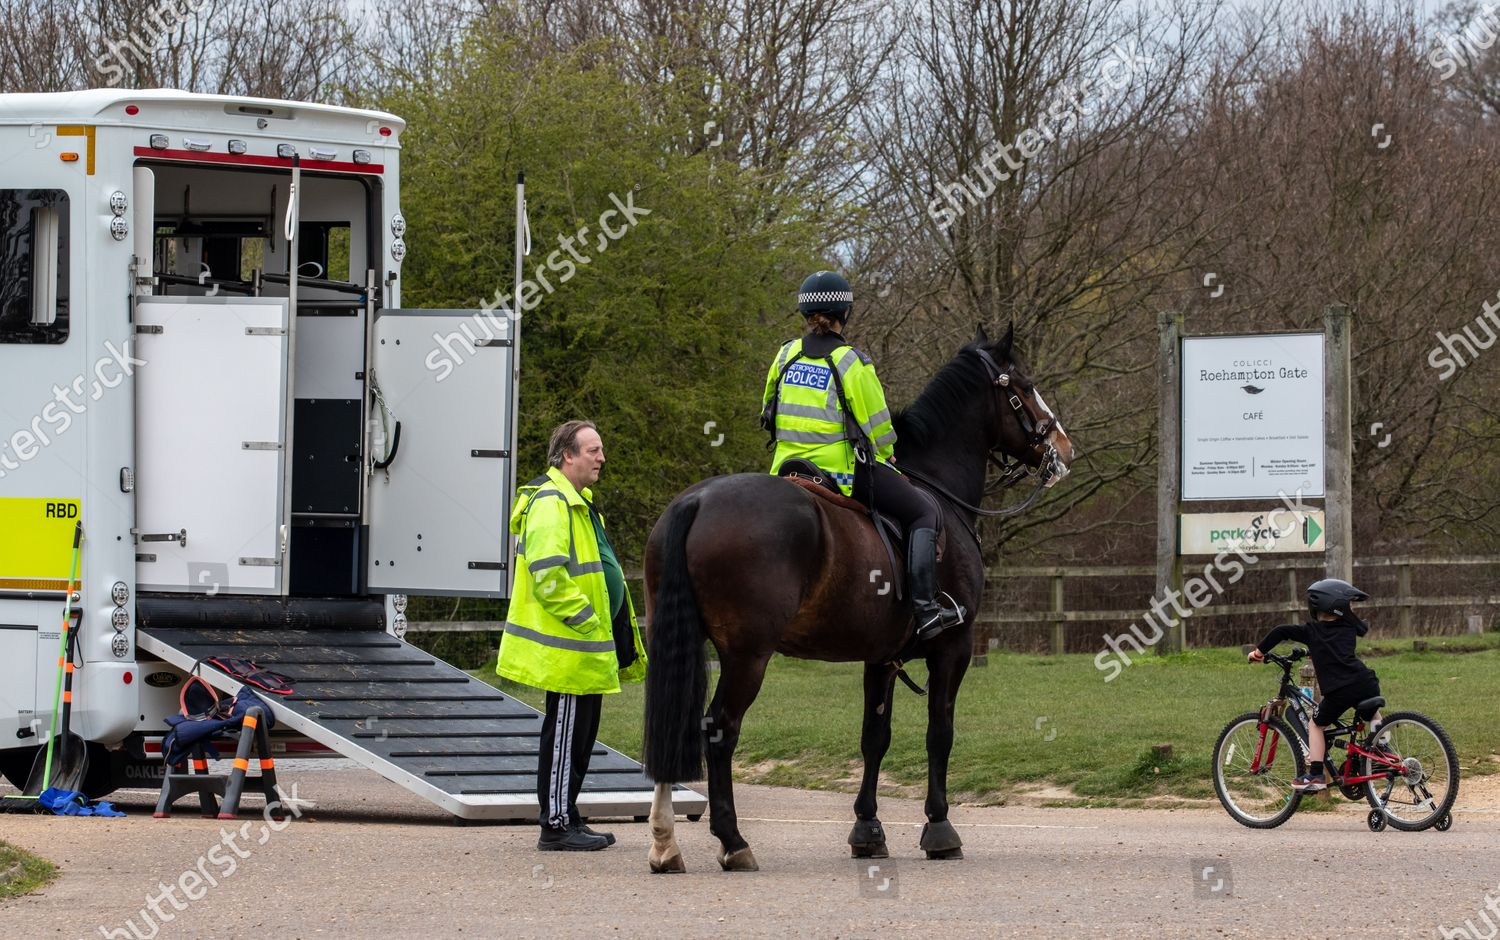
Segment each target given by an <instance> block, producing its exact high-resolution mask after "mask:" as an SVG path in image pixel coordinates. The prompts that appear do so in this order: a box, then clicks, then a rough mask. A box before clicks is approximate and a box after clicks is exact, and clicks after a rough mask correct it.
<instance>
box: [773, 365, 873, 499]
mask: <svg viewBox="0 0 1500 940" xmlns="http://www.w3.org/2000/svg"><path fill="white" fill-rule="evenodd" d="M801 352H802V340H800V339H794V340H792V341H791V342H789V343H787V344H786V345H785V346H782V347H781V352H780V353H778V354H777V356H776V360H775V361H774V362H772V363H771V371H770V372H769V373H767V375H766V390H765V394H764V396H762V398H761V406H762V408H763V409H764V408H765V407H766V406H768V405H769V404H770V402H771V399H772V397H776V398H777V403H776V427H775V429H774V431H773V433H774V434H775V436H776V452H775V454H774V455H773V456H772V458H771V472H772V473H775V472H776V470H777V468H779V467H780V466H781V464H782V463H783V462H784V461H786V460H787V459H789V458H791V457H802V458H804V459H807V460H811V461H812V462H813V463H815V464H817V465H818V466H819V467H820V468H821V469H823V470H824V471H826V472H827V473H829V474H831V475H832V476H833V478H834V480H835V481H836V482H837V483H838V484H839V488H840V489H842V490H843V491H844V494H845V495H846V496H847V495H849V494H851V493H852V492H853V490H854V445H853V444H852V443H851V442H850V440H849V428H848V425H847V424H846V422H845V420H844V409H843V405H842V404H841V403H840V402H839V392H838V386H839V385H840V384H842V385H843V388H844V397H845V398H846V399H848V402H849V408H850V410H851V411H853V412H854V415H853V418H854V421H855V422H856V423H857V424H858V425H859V427H860V429H861V430H862V431H863V432H864V434H865V436H867V437H868V438H869V439H870V441H871V442H872V443H873V444H874V447H875V457H876V459H877V460H879V461H880V462H881V463H884V464H889V463H890V460H891V455H892V454H893V452H894V451H895V449H896V429H895V427H894V426H892V424H891V411H890V409H889V408H888V407H886V403H885V390H884V389H882V388H881V387H880V379H879V378H878V377H876V375H875V365H874V363H872V362H871V361H870V357H868V356H866V355H865V354H864V353H862V352H860V351H859V350H857V349H855V348H854V347H853V346H849V345H843V346H839V347H837V348H836V349H834V351H833V352H832V353H830V354H829V358H830V359H832V360H833V365H834V370H836V371H837V373H838V382H837V383H836V382H834V380H833V373H832V372H831V371H830V370H829V368H828V362H827V361H826V360H824V359H805V358H804V359H798V358H797V356H799V355H800V354H801ZM788 363H791V365H790V366H788Z"/></svg>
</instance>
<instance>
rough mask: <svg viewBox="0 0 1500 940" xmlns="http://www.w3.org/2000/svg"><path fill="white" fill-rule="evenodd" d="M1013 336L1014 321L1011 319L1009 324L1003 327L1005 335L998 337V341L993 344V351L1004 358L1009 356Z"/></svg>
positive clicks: (1014, 332)
mask: <svg viewBox="0 0 1500 940" xmlns="http://www.w3.org/2000/svg"><path fill="white" fill-rule="evenodd" d="M1015 338H1016V321H1014V320H1012V321H1010V325H1009V326H1007V327H1006V328H1005V335H1004V336H1002V337H1001V338H1000V342H998V343H996V344H995V352H997V353H999V354H1000V355H1001V356H1002V357H1004V358H1009V357H1010V347H1011V343H1013V342H1014V341H1015Z"/></svg>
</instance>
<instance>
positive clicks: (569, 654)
mask: <svg viewBox="0 0 1500 940" xmlns="http://www.w3.org/2000/svg"><path fill="white" fill-rule="evenodd" d="M592 496H593V494H592V493H590V492H589V491H588V490H587V489H585V490H584V491H583V493H582V494H581V495H580V494H579V492H578V491H577V490H576V489H574V488H573V484H572V483H570V482H569V481H568V478H567V477H565V476H563V474H562V471H560V470H558V469H557V468H556V467H553V468H550V469H548V470H547V475H546V476H545V477H541V478H538V479H536V480H533V481H531V482H530V483H527V484H526V485H525V486H523V487H521V489H520V492H519V493H517V494H516V505H515V509H514V510H512V512H511V517H510V531H511V532H512V533H514V534H516V535H518V536H519V537H520V542H519V543H518V545H517V548H516V570H515V574H514V576H513V578H512V579H511V598H510V612H509V613H508V614H507V615H506V618H505V637H504V639H503V640H501V642H500V661H499V662H498V663H497V664H496V666H495V671H496V672H498V673H499V674H500V675H502V676H504V677H505V678H507V679H514V680H515V681H517V682H523V683H525V684H526V685H529V686H534V687H536V688H538V689H546V690H547V691H549V692H567V693H569V694H572V695H593V694H596V693H600V692H618V691H620V682H621V681H624V682H639V681H641V679H643V678H645V675H646V650H645V647H644V645H643V644H642V643H641V631H640V627H639V625H638V624H637V623H636V622H635V608H634V606H633V605H632V604H631V603H630V596H629V594H628V592H627V594H626V597H625V608H624V609H623V610H621V612H620V613H621V614H622V615H628V616H629V619H630V633H631V638H632V641H633V642H634V644H635V657H634V661H633V662H631V663H630V665H628V666H626V667H625V668H624V669H621V668H620V665H619V659H618V658H617V657H616V653H615V637H614V633H613V628H612V625H611V621H610V614H609V588H608V586H607V585H606V584H605V582H604V564H603V562H601V561H600V559H599V539H598V537H597V536H596V535H595V534H594V522H593V520H592V519H591V518H590V517H589V506H588V503H586V502H585V500H586V499H591V498H592ZM626 658H628V657H626Z"/></svg>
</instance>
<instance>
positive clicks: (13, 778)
mask: <svg viewBox="0 0 1500 940" xmlns="http://www.w3.org/2000/svg"><path fill="white" fill-rule="evenodd" d="M40 751H41V748H39V747H13V748H7V749H6V750H3V751H0V776H3V777H5V779H6V780H8V781H10V785H11V786H13V787H15V788H16V789H17V790H21V789H24V788H25V787H26V778H27V777H29V776H31V765H32V764H33V763H35V762H36V755H37V754H38V753H39V752H40Z"/></svg>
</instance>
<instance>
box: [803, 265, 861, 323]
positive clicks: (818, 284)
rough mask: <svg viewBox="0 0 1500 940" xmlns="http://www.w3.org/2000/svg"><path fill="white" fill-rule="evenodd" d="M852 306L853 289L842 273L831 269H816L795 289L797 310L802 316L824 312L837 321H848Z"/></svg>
mask: <svg viewBox="0 0 1500 940" xmlns="http://www.w3.org/2000/svg"><path fill="white" fill-rule="evenodd" d="M853 306H854V291H853V290H852V289H850V287H849V282H848V281H846V280H844V276H843V275H842V274H837V273H835V272H833V271H818V272H816V273H815V274H810V275H808V277H807V280H805V281H803V282H802V286H801V287H800V288H799V289H798V290H797V312H798V313H800V314H802V315H803V316H804V317H810V316H812V315H813V314H815V313H826V314H828V315H829V316H831V317H833V318H834V319H835V320H837V321H839V324H840V325H843V324H844V323H847V322H848V321H849V310H850V308H852V307H853Z"/></svg>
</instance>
